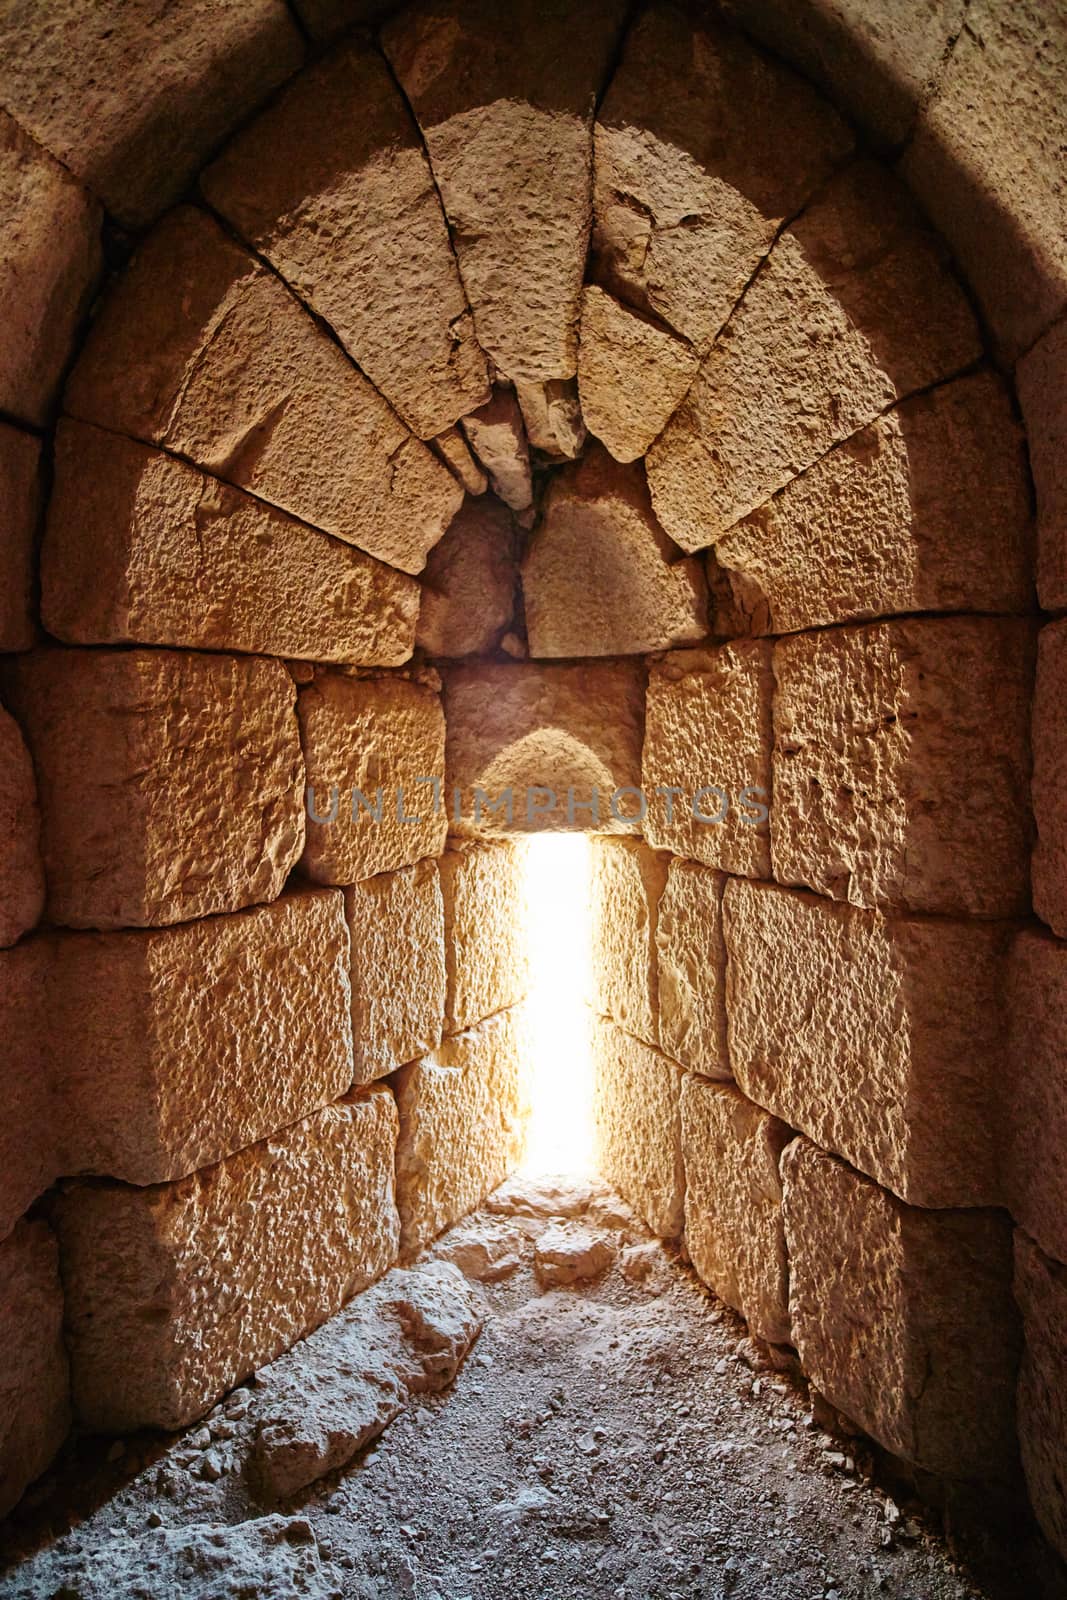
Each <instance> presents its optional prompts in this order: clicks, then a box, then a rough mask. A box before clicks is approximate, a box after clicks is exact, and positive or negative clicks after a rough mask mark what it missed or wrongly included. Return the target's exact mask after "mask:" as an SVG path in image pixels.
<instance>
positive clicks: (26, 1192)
mask: <svg viewBox="0 0 1067 1600" xmlns="http://www.w3.org/2000/svg"><path fill="white" fill-rule="evenodd" d="M48 962H49V947H48V944H47V942H46V941H44V940H42V939H27V940H24V941H23V942H22V944H19V945H16V947H15V948H14V949H13V950H0V1040H2V1041H3V1042H2V1044H0V1094H2V1096H3V1105H4V1117H3V1121H2V1123H0V1240H3V1239H5V1238H6V1237H7V1235H8V1234H9V1233H10V1232H11V1229H12V1228H13V1227H14V1225H15V1223H16V1222H17V1221H18V1219H19V1218H20V1217H21V1216H22V1215H23V1213H24V1212H25V1211H27V1210H28V1209H29V1207H30V1206H31V1205H32V1204H33V1202H34V1200H36V1199H37V1196H38V1195H40V1194H43V1193H44V1191H45V1190H46V1189H47V1188H49V1187H50V1185H51V1184H52V1182H53V1180H54V1179H55V1177H56V1175H57V1173H58V1172H59V1166H58V1158H57V1154H56V1141H55V1132H56V1130H55V1107H54V1105H53V1102H52V1096H51V1090H50V1084H49V1073H48V1065H47V1062H46V1059H45V1053H44V1044H43V1033H44V1029H43V1026H42V1020H43V1018H44V1016H45V1014H46V1000H45V994H46V991H45V980H46V974H47V970H48ZM2 1250H3V1245H2V1244H0V1252H2ZM0 1306H2V1300H0Z"/></svg>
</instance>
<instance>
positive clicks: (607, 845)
mask: <svg viewBox="0 0 1067 1600" xmlns="http://www.w3.org/2000/svg"><path fill="white" fill-rule="evenodd" d="M667 861H668V858H667V856H665V855H663V854H662V853H661V852H659V851H657V850H650V849H649V848H648V846H647V845H646V844H645V843H644V842H643V841H642V840H640V839H596V840H594V841H593V852H592V868H593V870H592V885H591V893H590V903H591V918H592V939H593V994H592V1002H593V1005H594V1007H595V1008H596V1010H597V1011H599V1012H600V1013H601V1015H602V1016H607V1017H611V1018H612V1019H613V1020H614V1021H615V1022H617V1023H618V1024H619V1026H620V1027H621V1028H625V1030H626V1032H627V1033H631V1034H633V1035H634V1036H635V1037H636V1038H638V1039H644V1040H646V1041H647V1042H648V1043H649V1044H653V1045H654V1044H658V1043H659V1025H658V1020H657V1017H658V1011H659V993H658V991H659V983H658V975H657V967H656V934H657V922H658V916H659V901H660V896H661V895H662V893H663V889H664V885H665V883H666V881H667Z"/></svg>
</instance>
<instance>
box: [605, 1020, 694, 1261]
mask: <svg viewBox="0 0 1067 1600" xmlns="http://www.w3.org/2000/svg"><path fill="white" fill-rule="evenodd" d="M593 1073H594V1077H593V1126H594V1131H595V1137H596V1148H597V1167H598V1169H599V1170H600V1171H601V1172H602V1173H603V1174H604V1176H605V1178H607V1179H608V1181H609V1183H611V1184H613V1185H614V1187H615V1188H616V1189H618V1191H619V1193H620V1194H621V1195H622V1197H623V1199H624V1200H627V1201H628V1202H629V1203H630V1205H632V1206H633V1208H634V1210H635V1211H636V1212H637V1214H638V1216H639V1217H641V1218H642V1220H643V1221H644V1222H645V1223H647V1225H648V1226H649V1227H650V1228H651V1229H652V1232H653V1233H656V1234H659V1236H660V1237H661V1238H664V1239H676V1238H678V1237H679V1236H680V1234H681V1232H682V1228H683V1225H684V1195H685V1176H684V1172H683V1169H682V1141H681V1118H680V1111H679V1100H680V1095H681V1085H682V1077H683V1074H682V1069H681V1068H680V1067H679V1066H677V1065H676V1064H675V1063H674V1062H673V1061H668V1059H667V1057H666V1056H662V1055H660V1053H659V1051H658V1050H652V1049H650V1048H649V1046H648V1045H646V1044H641V1043H639V1041H638V1040H637V1039H632V1038H631V1037H630V1035H629V1034H628V1033H623V1031H622V1029H621V1028H617V1027H616V1026H615V1024H614V1023H613V1022H609V1021H607V1019H606V1018H603V1017H598V1018H596V1019H595V1020H594V1022H593Z"/></svg>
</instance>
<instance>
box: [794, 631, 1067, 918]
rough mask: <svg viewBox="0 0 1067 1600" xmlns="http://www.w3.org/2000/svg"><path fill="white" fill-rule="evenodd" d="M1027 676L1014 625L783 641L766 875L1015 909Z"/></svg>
mask: <svg viewBox="0 0 1067 1600" xmlns="http://www.w3.org/2000/svg"><path fill="white" fill-rule="evenodd" d="M1032 674H1033V629H1032V627H1031V625H1030V624H1029V622H1027V621H1026V620H1023V619H1020V620H1018V621H1014V620H1011V619H1005V618H993V617H990V618H981V617H946V618H943V619H941V618H933V619H929V620H927V619H918V620H908V621H901V622H884V623H875V624H872V625H870V626H869V627H859V628H838V629H833V630H831V631H827V632H823V633H813V634H800V635H797V636H796V637H795V638H792V639H784V640H782V641H781V642H780V643H779V644H777V645H776V646H775V651H774V676H775V684H776V688H775V696H774V805H773V807H772V810H771V844H772V851H773V855H774V875H775V877H776V878H778V879H779V880H780V881H781V882H783V883H793V884H801V885H805V886H807V887H808V888H811V889H815V890H817V891H818V892H819V893H820V894H826V895H829V896H830V897H831V898H832V899H835V900H847V901H849V903H850V904H852V905H861V906H869V907H876V908H878V909H881V910H886V911H893V910H897V911H932V912H944V913H946V914H948V915H950V916H952V915H970V916H981V917H1006V916H1013V915H1015V914H1017V913H1021V912H1024V911H1025V910H1026V909H1027V906H1028V903H1029V886H1028V882H1027V879H1028V875H1029V874H1028V852H1029V845H1030V820H1029V807H1028V805H1027V783H1028V778H1029V768H1030V752H1029V739H1028V731H1029V730H1028V726H1027V722H1028V715H1029V702H1030V685H1031V681H1032ZM1035 798H1036V799H1037V800H1038V801H1039V800H1040V790H1037V791H1036V795H1035ZM1035 809H1036V810H1037V812H1038V821H1039V826H1040V818H1041V811H1040V805H1039V804H1037V805H1036V806H1035Z"/></svg>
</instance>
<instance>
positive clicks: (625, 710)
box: [443, 661, 644, 834]
mask: <svg viewBox="0 0 1067 1600" xmlns="http://www.w3.org/2000/svg"><path fill="white" fill-rule="evenodd" d="M443 676H444V698H445V715H446V718H447V722H448V745H447V771H448V793H449V797H450V798H449V808H450V816H451V821H452V824H453V826H454V827H455V828H456V829H457V831H461V832H475V833H489V834H492V833H506V832H510V831H516V832H526V833H536V832H540V831H542V830H544V829H551V830H557V831H558V830H560V829H568V828H569V829H576V830H578V831H579V832H588V831H590V830H592V831H594V832H602V833H625V832H632V831H633V830H634V828H635V827H636V825H637V823H636V821H635V820H634V819H636V818H637V816H638V812H639V809H640V804H639V796H638V794H636V793H635V792H634V791H636V790H637V789H638V788H639V785H640V781H641V777H640V767H641V729H642V725H643V722H644V670H643V667H642V666H641V665H640V664H639V663H637V662H632V663H631V662H627V661H611V662H607V661H605V662H593V663H591V664H589V665H585V664H583V665H581V666H574V665H567V666H541V665H539V664H537V665H534V664H532V663H531V664H530V665H526V664H525V663H523V664H520V665H516V666H505V665H503V664H497V663H495V662H485V663H480V664H479V665H477V666H473V665H472V666H462V667H452V668H450V669H448V670H447V671H446V672H445V673H444V675H443ZM624 789H625V790H629V791H630V792H629V793H626V794H618V793H617V791H619V790H624ZM457 790H458V791H459V793H458V795H457V793H456V791H457ZM509 796H510V801H511V814H510V815H509V814H508V797H509ZM591 807H595V810H592V809H590V808H591Z"/></svg>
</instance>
